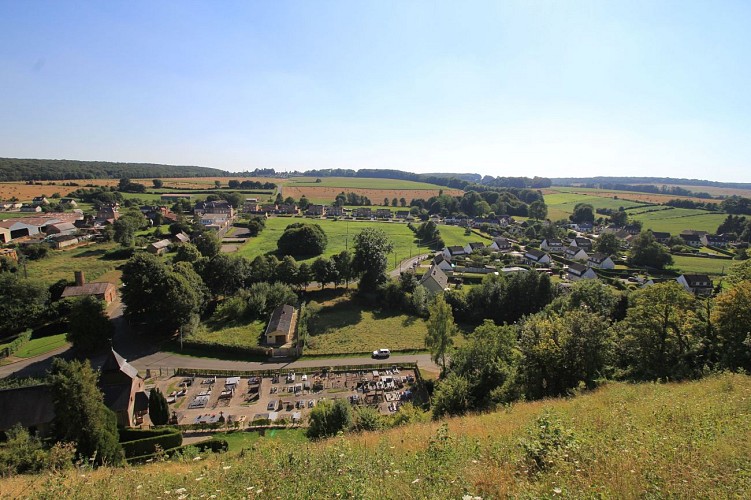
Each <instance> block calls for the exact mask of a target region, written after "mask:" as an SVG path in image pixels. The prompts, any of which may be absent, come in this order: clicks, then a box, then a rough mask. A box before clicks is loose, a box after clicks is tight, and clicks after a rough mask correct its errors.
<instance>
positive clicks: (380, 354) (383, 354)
mask: <svg viewBox="0 0 751 500" xmlns="http://www.w3.org/2000/svg"><path fill="white" fill-rule="evenodd" d="M389 356H391V351H389V350H388V349H378V350H377V351H373V357H374V358H376V359H386V358H388V357H389Z"/></svg>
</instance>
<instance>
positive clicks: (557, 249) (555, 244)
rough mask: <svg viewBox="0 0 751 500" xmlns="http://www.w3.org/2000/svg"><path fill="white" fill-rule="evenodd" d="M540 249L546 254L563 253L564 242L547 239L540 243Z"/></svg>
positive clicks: (556, 239)
mask: <svg viewBox="0 0 751 500" xmlns="http://www.w3.org/2000/svg"><path fill="white" fill-rule="evenodd" d="M540 248H542V249H543V250H545V251H546V252H554V253H563V241H562V240H559V239H558V238H546V239H544V240H542V243H540Z"/></svg>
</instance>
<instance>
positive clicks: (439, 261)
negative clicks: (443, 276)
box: [432, 253, 454, 272]
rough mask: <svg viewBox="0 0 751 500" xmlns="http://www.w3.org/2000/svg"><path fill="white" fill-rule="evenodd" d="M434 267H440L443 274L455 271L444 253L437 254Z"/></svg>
mask: <svg viewBox="0 0 751 500" xmlns="http://www.w3.org/2000/svg"><path fill="white" fill-rule="evenodd" d="M432 265H433V266H437V267H439V268H440V269H441V271H443V272H447V271H453V270H454V268H453V267H451V262H450V261H449V260H448V259H447V258H446V257H445V256H444V255H443V254H442V253H437V254H435V257H433V262H432Z"/></svg>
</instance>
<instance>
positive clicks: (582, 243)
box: [571, 236, 592, 252]
mask: <svg viewBox="0 0 751 500" xmlns="http://www.w3.org/2000/svg"><path fill="white" fill-rule="evenodd" d="M571 246H572V247H578V248H581V249H582V250H584V251H585V252H591V251H592V240H590V239H589V238H582V237H581V236H577V237H576V238H574V239H572V240H571Z"/></svg>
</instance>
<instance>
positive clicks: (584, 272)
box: [566, 264, 597, 281]
mask: <svg viewBox="0 0 751 500" xmlns="http://www.w3.org/2000/svg"><path fill="white" fill-rule="evenodd" d="M566 277H567V278H568V279H569V280H570V281H579V280H592V279H597V273H595V272H594V271H593V270H592V268H591V267H589V266H585V265H583V264H571V265H569V266H568V272H567V274H566Z"/></svg>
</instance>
